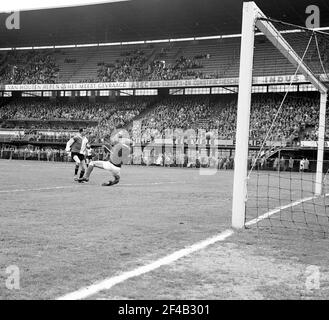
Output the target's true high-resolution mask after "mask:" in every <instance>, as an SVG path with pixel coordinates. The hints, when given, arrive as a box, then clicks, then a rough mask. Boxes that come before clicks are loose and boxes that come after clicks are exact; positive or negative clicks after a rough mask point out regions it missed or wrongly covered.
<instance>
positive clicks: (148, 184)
mask: <svg viewBox="0 0 329 320" xmlns="http://www.w3.org/2000/svg"><path fill="white" fill-rule="evenodd" d="M176 183H179V182H151V183H140V184H138V183H122V184H118V186H117V187H120V186H129V187H130V186H136V187H140V186H154V185H164V184H176ZM78 185H80V184H76V185H73V186H59V187H45V188H33V189H14V190H0V193H12V192H32V191H46V190H60V189H71V188H77V187H78ZM87 185H88V184H87ZM92 186H95V185H92Z"/></svg>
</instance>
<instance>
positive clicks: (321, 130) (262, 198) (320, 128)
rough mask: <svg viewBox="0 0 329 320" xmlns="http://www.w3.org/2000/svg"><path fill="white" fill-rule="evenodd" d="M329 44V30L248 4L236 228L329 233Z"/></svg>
mask: <svg viewBox="0 0 329 320" xmlns="http://www.w3.org/2000/svg"><path fill="white" fill-rule="evenodd" d="M328 49H329V34H327V33H326V32H324V31H317V30H310V29H307V28H304V27H301V26H296V25H292V24H289V23H287V22H283V21H277V20H274V19H271V18H269V17H267V16H265V15H264V13H263V12H262V11H261V10H260V9H259V8H258V7H257V6H256V4H255V3H254V2H247V3H244V13H243V30H242V39H241V53H240V54H241V59H240V85H239V98H238V118H237V132H236V154H235V173H234V190H233V209H232V211H233V212H232V224H233V227H235V228H242V227H247V228H258V229H264V230H270V231H272V230H278V229H287V230H295V231H302V232H310V233H312V234H313V233H321V234H324V235H325V234H328V233H329V198H327V197H328V195H329V184H328V183H329V178H328V177H329V175H328V174H327V173H328V168H329V161H326V160H325V159H326V158H328V157H326V153H325V137H326V132H325V123H326V104H327V82H328V77H327V73H328V71H329V51H328ZM327 52H328V55H327ZM275 81H276V82H280V85H279V84H278V83H275V84H271V85H270V84H267V83H273V82H275ZM258 83H259V85H256V84H258ZM253 84H254V86H253ZM328 159H329V158H328ZM327 205H328V207H327Z"/></svg>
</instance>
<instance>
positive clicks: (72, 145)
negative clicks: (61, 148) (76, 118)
mask: <svg viewBox="0 0 329 320" xmlns="http://www.w3.org/2000/svg"><path fill="white" fill-rule="evenodd" d="M87 143H88V139H87V138H86V137H85V135H84V132H83V129H80V130H79V133H78V134H76V135H75V136H74V137H73V138H71V139H70V140H69V141H68V142H67V144H66V149H65V151H66V152H68V153H71V158H72V159H73V160H74V161H75V169H74V180H75V181H77V180H78V172H79V168H80V178H82V177H83V176H84V174H85V171H86V162H85V153H86V146H87Z"/></svg>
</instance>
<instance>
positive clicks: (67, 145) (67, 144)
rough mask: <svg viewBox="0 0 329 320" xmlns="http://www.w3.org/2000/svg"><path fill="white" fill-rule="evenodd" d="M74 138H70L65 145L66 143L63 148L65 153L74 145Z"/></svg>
mask: <svg viewBox="0 0 329 320" xmlns="http://www.w3.org/2000/svg"><path fill="white" fill-rule="evenodd" d="M74 141H75V140H74V138H71V139H70V140H69V141H68V142H67V143H66V148H65V151H66V152H70V150H71V146H72V144H73V143H74Z"/></svg>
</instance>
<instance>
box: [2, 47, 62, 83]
mask: <svg viewBox="0 0 329 320" xmlns="http://www.w3.org/2000/svg"><path fill="white" fill-rule="evenodd" d="M58 72H59V68H58V66H57V64H56V62H55V57H54V56H53V54H52V52H50V51H44V50H43V51H8V52H5V53H4V54H2V55H0V81H1V82H3V83H12V84H17V83H19V84H36V83H38V84H40V83H54V82H56V79H57V76H58Z"/></svg>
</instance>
